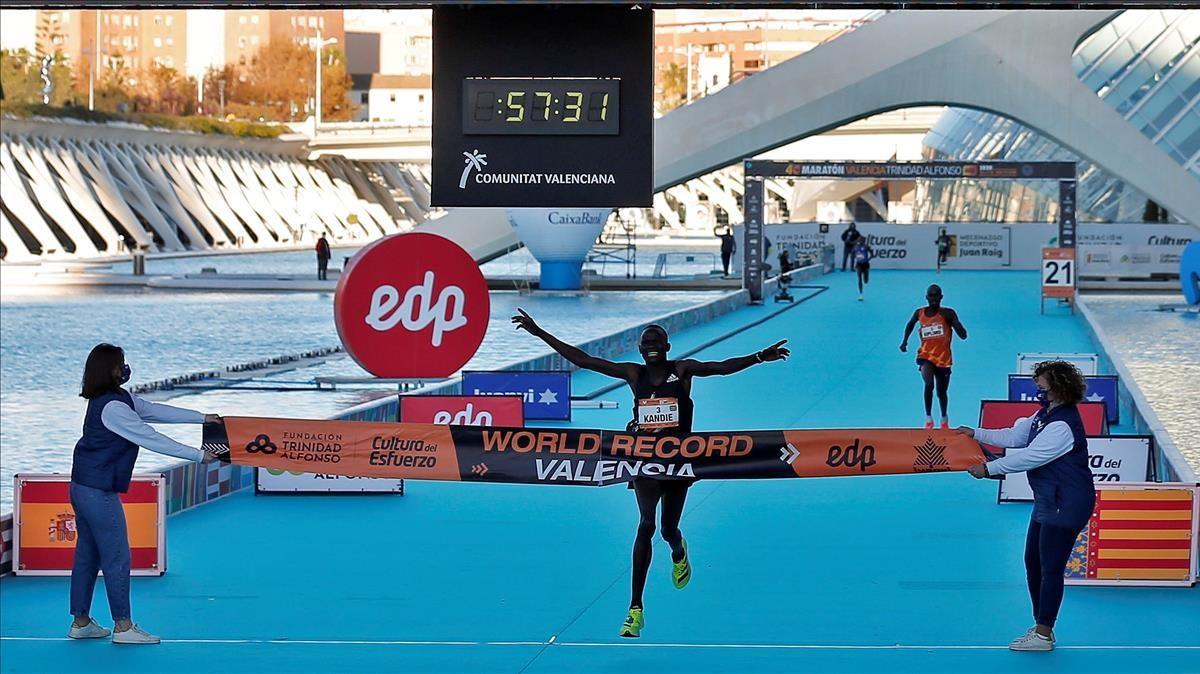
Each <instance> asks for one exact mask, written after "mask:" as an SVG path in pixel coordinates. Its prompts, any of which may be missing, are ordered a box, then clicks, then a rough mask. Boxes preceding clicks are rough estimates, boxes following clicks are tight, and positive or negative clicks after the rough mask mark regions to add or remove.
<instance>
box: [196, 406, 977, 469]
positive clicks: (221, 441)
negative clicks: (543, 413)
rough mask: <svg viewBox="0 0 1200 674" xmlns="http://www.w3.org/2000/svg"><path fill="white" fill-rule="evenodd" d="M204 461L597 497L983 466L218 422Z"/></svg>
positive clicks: (888, 447) (702, 440)
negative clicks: (729, 482)
mask: <svg viewBox="0 0 1200 674" xmlns="http://www.w3.org/2000/svg"><path fill="white" fill-rule="evenodd" d="M204 449H206V450H208V451H210V452H213V453H216V454H219V455H221V457H222V459H223V460H225V461H229V462H232V463H236V464H241V465H247V466H258V467H260V468H271V469H277V470H295V471H302V472H309V473H326V474H337V475H353V476H361V477H390V478H404V479H412V480H450V481H464V482H505V483H519V484H573V485H590V486H603V485H609V484H619V483H624V482H630V481H632V480H634V479H637V478H643V477H648V478H713V479H758V478H783V477H839V476H852V475H897V474H908V473H938V472H947V471H956V470H965V469H966V468H967V467H968V466H971V465H973V464H976V463H979V462H980V461H983V460H984V454H983V451H982V450H981V449H980V447H979V445H978V443H976V442H975V441H974V440H972V439H971V438H968V437H967V436H965V435H959V434H957V433H955V432H953V431H942V430H917V429H907V428H905V429H881V428H871V429H823V430H794V431H727V432H712V433H693V434H691V435H686V436H662V435H638V434H634V433H625V432H621V431H607V430H603V431H602V430H589V429H575V428H569V429H567V428H564V429H558V428H503V427H487V426H440V425H433V424H408V423H374V422H362V421H336V420H312V419H276V418H269V419H268V418H257V417H224V418H223V420H222V422H221V423H217V424H206V425H205V426H204Z"/></svg>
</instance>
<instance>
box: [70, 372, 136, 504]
mask: <svg viewBox="0 0 1200 674" xmlns="http://www.w3.org/2000/svg"><path fill="white" fill-rule="evenodd" d="M114 400H116V401H118V402H121V403H123V404H125V405H129V408H130V409H133V398H132V397H131V396H130V395H129V394H128V393H126V392H125V391H114V392H112V393H105V394H103V395H100V396H97V397H95V398H92V399H91V400H89V401H88V406H87V413H86V414H84V415H83V437H81V438H79V442H77V443H75V456H74V459H73V460H72V463H71V481H72V482H75V483H77V484H81V485H84V486H85V487H91V488H93V489H100V490H102V491H115V492H120V493H122V494H124V493H125V492H127V491H129V480H130V479H131V478H132V477H133V464H134V462H135V461H137V455H138V446H137V445H136V444H134V443H132V442H130V441H128V440H126V439H125V438H123V437H121V436H119V435H117V434H116V433H113V432H112V431H110V430H108V428H106V427H105V426H104V422H103V421H101V419H100V413H101V412H103V411H104V406H105V405H107V404H109V403H110V402H112V401H114Z"/></svg>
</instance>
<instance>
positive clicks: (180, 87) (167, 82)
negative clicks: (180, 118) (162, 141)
mask: <svg viewBox="0 0 1200 674" xmlns="http://www.w3.org/2000/svg"><path fill="white" fill-rule="evenodd" d="M195 90H196V80H194V79H192V78H190V77H183V76H182V75H180V73H179V71H178V70H175V69H174V68H167V67H166V66H161V65H158V64H155V65H154V66H152V67H151V68H150V69H148V70H146V71H145V72H144V73H143V76H142V77H141V78H139V80H138V85H137V87H136V89H135V91H134V103H135V105H136V107H137V110H138V111H139V112H153V113H158V114H164V115H192V114H195V112H196V97H195V95H194V92H195Z"/></svg>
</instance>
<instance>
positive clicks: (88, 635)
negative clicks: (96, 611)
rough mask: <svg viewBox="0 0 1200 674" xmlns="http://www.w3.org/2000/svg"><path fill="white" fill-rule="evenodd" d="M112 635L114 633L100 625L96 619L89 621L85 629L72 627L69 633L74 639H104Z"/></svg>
mask: <svg viewBox="0 0 1200 674" xmlns="http://www.w3.org/2000/svg"><path fill="white" fill-rule="evenodd" d="M110 634H112V632H110V631H109V630H106V629H104V628H103V627H101V626H100V625H98V624H97V623H96V621H95V620H94V619H91V620H89V622H88V624H86V625H84V626H83V627H76V626H75V625H71V631H70V632H67V636H68V637H70V638H72V639H103V638H104V637H106V636H108V635H110Z"/></svg>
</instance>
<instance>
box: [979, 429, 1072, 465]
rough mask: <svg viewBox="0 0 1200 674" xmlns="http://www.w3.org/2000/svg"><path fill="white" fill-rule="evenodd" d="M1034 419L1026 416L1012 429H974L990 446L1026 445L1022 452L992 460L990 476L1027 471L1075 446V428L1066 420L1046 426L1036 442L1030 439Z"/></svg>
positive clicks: (1011, 446)
mask: <svg viewBox="0 0 1200 674" xmlns="http://www.w3.org/2000/svg"><path fill="white" fill-rule="evenodd" d="M1033 419H1034V418H1033V417H1022V418H1021V419H1018V420H1017V423H1016V424H1014V425H1013V427H1012V428H1004V429H987V428H976V429H974V430H975V439H976V440H978V441H979V442H982V443H984V444H986V445H993V446H996V447H1004V448H1006V449H1017V448H1022V447H1024V449H1022V450H1021V451H1019V452H1009V453H1008V454H1007V455H1005V456H1003V457H1001V458H999V459H996V460H994V461H988V462H987V470H988V475H1007V474H1008V473H1023V472H1025V471H1027V470H1033V469H1034V468H1037V467H1038V466H1044V465H1046V464H1047V463H1050V462H1051V461H1053V460H1055V459H1057V458H1058V457H1060V456H1062V455H1063V454H1066V453H1067V452H1069V451H1071V448H1072V447H1074V446H1075V434H1074V433H1072V432H1071V427H1070V426H1068V425H1067V422H1065V421H1052V422H1050V423H1049V424H1047V425H1046V427H1045V428H1043V429H1042V432H1041V433H1038V436H1037V437H1036V438H1034V439H1033V442H1028V441H1029V430H1030V429H1031V428H1033ZM1026 443H1028V446H1026Z"/></svg>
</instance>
